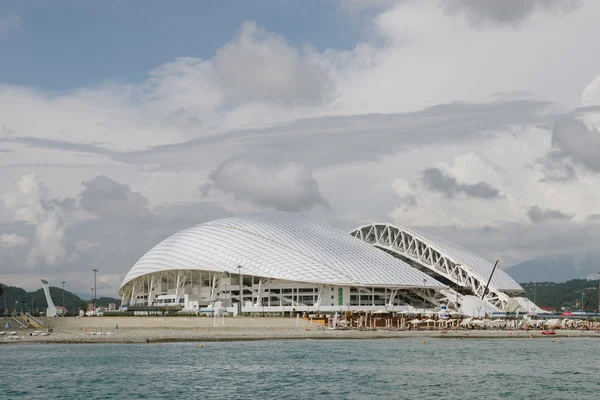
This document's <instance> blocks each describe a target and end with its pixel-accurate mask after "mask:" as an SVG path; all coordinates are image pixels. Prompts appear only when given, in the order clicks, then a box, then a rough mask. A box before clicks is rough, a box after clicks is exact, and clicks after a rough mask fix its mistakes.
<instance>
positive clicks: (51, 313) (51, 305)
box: [42, 279, 56, 317]
mask: <svg viewBox="0 0 600 400" xmlns="http://www.w3.org/2000/svg"><path fill="white" fill-rule="evenodd" d="M42 285H43V287H44V294H45V295H46V302H47V303H48V314H47V316H48V317H56V306H55V305H54V302H53V301H52V297H50V288H49V287H48V281H47V280H44V279H42Z"/></svg>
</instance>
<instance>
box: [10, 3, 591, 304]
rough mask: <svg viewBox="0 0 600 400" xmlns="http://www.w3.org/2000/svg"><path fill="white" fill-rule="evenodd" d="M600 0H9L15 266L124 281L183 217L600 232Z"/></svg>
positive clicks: (549, 242)
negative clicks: (289, 214)
mask: <svg viewBox="0 0 600 400" xmlns="http://www.w3.org/2000/svg"><path fill="white" fill-rule="evenodd" d="M597 15H600V2H596V1H591V0H590V1H585V0H505V1H503V2H497V1H494V0H446V1H443V2H442V1H429V2H421V1H413V0H398V1H393V0H374V1H367V0H323V1H304V2H295V1H267V0H257V1H254V2H247V1H241V0H239V1H230V2H196V1H179V2H177V3H176V4H174V3H171V2H162V1H147V2H143V5H142V4H140V3H134V2H126V1H119V0H112V1H111V0H108V1H93V0H88V1H84V0H70V1H67V0H65V1H57V2H51V3H50V2H21V1H11V0H4V1H1V2H0V176H1V179H0V282H3V283H6V284H10V285H17V286H22V287H25V288H28V289H36V288H38V287H39V279H40V278H44V279H48V280H49V281H51V283H52V282H55V284H58V282H60V281H62V280H65V281H66V282H67V284H66V288H67V289H70V290H72V291H76V292H84V293H87V291H88V288H89V287H90V284H91V283H92V282H93V274H92V272H91V271H92V269H94V268H96V269H98V270H99V273H98V281H99V282H98V294H99V295H112V296H116V295H117V293H118V288H119V286H120V282H121V281H122V279H123V277H124V276H125V274H126V273H127V271H128V270H129V268H130V267H131V266H132V265H133V264H134V263H135V261H136V260H137V259H138V258H140V257H141V256H142V255H143V254H144V253H145V252H146V251H147V250H149V249H150V248H151V247H152V246H154V245H155V244H157V243H158V242H160V241H161V240H163V239H165V238H167V237H168V236H170V235H172V234H173V233H175V232H177V231H179V230H181V229H184V228H187V227H190V226H193V225H196V224H199V223H202V222H205V221H208V220H212V219H216V218H221V217H226V216H231V215H241V214H247V213H253V212H263V211H269V210H286V211H295V212H300V213H304V214H306V215H309V216H312V217H314V218H317V219H320V220H323V221H325V222H327V223H329V224H331V225H333V226H336V227H338V228H340V229H343V230H346V231H350V230H352V229H353V228H355V227H357V226H359V225H362V224H366V223H369V222H373V221H380V222H392V223H398V224H402V225H406V226H410V227H414V228H417V229H421V230H423V231H427V232H430V233H434V234H437V235H440V236H442V237H444V238H446V239H449V240H452V241H454V242H456V243H458V244H461V245H463V246H465V247H467V248H469V249H471V250H473V251H475V252H478V253H479V254H481V255H482V256H484V257H487V258H489V259H490V260H496V259H499V260H501V263H500V265H501V266H502V267H503V268H507V267H510V266H511V265H513V264H517V263H519V262H523V261H526V260H529V259H533V258H536V257H541V256H548V255H558V254H587V253H590V252H595V251H597V243H598V239H600V157H598V154H600V41H598V40H595V38H597V37H600V24H597V18H596V16H597Z"/></svg>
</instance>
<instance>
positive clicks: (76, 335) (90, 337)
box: [0, 317, 600, 344]
mask: <svg viewBox="0 0 600 400" xmlns="http://www.w3.org/2000/svg"><path fill="white" fill-rule="evenodd" d="M223 323H224V324H225V325H224V326H223ZM214 324H215V321H214V320H213V319H212V318H193V317H187V318H186V317H164V318H160V317H97V318H93V317H87V318H78V317H73V318H53V319H44V329H38V330H40V331H46V330H47V328H48V327H52V329H53V332H52V334H51V335H50V336H40V335H38V336H30V333H33V332H34V331H35V329H16V328H11V329H10V331H14V332H17V336H19V337H20V339H8V338H7V337H6V335H4V336H0V344H11V343H13V344H14V343H65V344H66V343H160V342H198V343H203V342H215V341H243V340H285V339H315V340H317V339H389V338H414V337H419V338H423V339H424V340H425V339H427V338H448V339H485V338H530V337H533V338H538V339H546V340H552V339H557V338H577V337H589V338H600V334H598V333H595V332H594V331H578V330H577V331H575V330H557V331H556V335H554V336H544V335H542V334H541V331H539V330H534V331H524V330H516V331H507V330H458V331H455V330H452V331H448V332H447V333H442V331H439V330H434V331H428V330H412V331H398V330H386V329H377V330H373V329H369V330H333V329H328V328H326V327H323V326H319V325H317V324H313V323H311V322H310V321H307V320H300V321H299V324H298V327H296V320H295V319H292V318H252V317H242V318H225V319H224V320H223V319H219V320H218V324H219V325H218V326H214ZM117 325H118V329H116V328H117Z"/></svg>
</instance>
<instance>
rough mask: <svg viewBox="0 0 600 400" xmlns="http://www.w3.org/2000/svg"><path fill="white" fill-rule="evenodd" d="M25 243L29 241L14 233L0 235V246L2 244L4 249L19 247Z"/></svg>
mask: <svg viewBox="0 0 600 400" xmlns="http://www.w3.org/2000/svg"><path fill="white" fill-rule="evenodd" d="M27 243H29V240H27V238H24V237H22V236H19V235H17V234H15V233H8V234H3V235H0V244H2V245H3V246H5V247H15V246H21V245H24V244H27Z"/></svg>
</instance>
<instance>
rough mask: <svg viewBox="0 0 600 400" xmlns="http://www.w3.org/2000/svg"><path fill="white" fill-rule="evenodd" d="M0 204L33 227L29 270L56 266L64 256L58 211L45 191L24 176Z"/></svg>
mask: <svg viewBox="0 0 600 400" xmlns="http://www.w3.org/2000/svg"><path fill="white" fill-rule="evenodd" d="M1 198H2V201H3V203H4V205H5V207H6V208H8V209H9V210H12V211H13V212H14V218H15V220H17V221H22V222H24V223H26V224H29V225H33V226H34V227H35V233H34V237H33V238H32V246H31V249H30V251H29V253H28V255H27V264H28V265H29V266H30V267H33V266H36V265H37V264H39V263H43V264H45V265H50V266H53V265H57V264H58V263H59V262H61V261H63V260H64V259H65V257H66V255H67V251H66V249H65V244H64V239H65V227H64V221H63V215H62V211H61V210H60V208H59V207H57V206H56V205H55V204H53V203H52V202H51V201H49V200H50V198H49V191H48V189H47V188H46V186H45V185H44V184H43V183H41V182H40V181H39V179H38V178H37V177H36V176H35V175H34V174H29V175H24V176H22V177H21V179H19V181H18V182H17V183H16V188H15V190H14V191H12V192H8V193H4V194H3V195H2V196H1Z"/></svg>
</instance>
